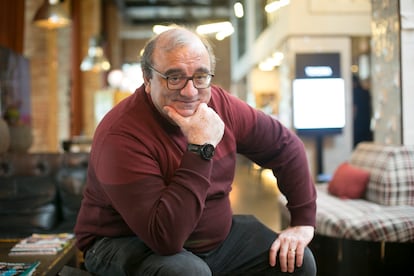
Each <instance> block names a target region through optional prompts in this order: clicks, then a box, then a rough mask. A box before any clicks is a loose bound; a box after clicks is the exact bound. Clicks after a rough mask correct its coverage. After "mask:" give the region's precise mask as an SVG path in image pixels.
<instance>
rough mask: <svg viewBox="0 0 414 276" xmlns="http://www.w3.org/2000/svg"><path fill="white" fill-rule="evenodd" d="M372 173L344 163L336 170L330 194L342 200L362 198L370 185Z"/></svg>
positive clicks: (330, 185) (331, 182)
mask: <svg viewBox="0 0 414 276" xmlns="http://www.w3.org/2000/svg"><path fill="white" fill-rule="evenodd" d="M369 176H370V173H369V172H368V171H366V170H363V169H361V168H358V167H355V166H352V165H350V164H349V163H348V162H344V163H342V164H341V165H339V167H338V168H337V169H336V171H335V173H334V176H333V178H332V180H331V181H330V182H329V185H328V191H329V193H330V194H332V195H335V196H337V197H340V198H362V197H363V196H364V194H365V190H366V188H367V185H368V181H369Z"/></svg>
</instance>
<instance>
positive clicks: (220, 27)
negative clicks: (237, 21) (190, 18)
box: [196, 21, 234, 38]
mask: <svg viewBox="0 0 414 276" xmlns="http://www.w3.org/2000/svg"><path fill="white" fill-rule="evenodd" d="M196 32H197V33H199V34H202V35H206V34H214V33H222V35H221V37H223V35H225V36H224V37H226V36H229V35H231V34H232V33H233V32H234V28H233V25H232V24H231V23H230V22H229V21H224V22H217V23H211V24H204V25H199V26H198V27H197V29H196ZM219 37H220V35H219ZM224 37H223V38H224Z"/></svg>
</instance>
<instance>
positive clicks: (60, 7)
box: [33, 0, 71, 29]
mask: <svg viewBox="0 0 414 276" xmlns="http://www.w3.org/2000/svg"><path fill="white" fill-rule="evenodd" d="M33 22H34V24H35V25H36V26H38V27H41V28H47V29H57V28H63V27H66V26H68V25H69V24H70V23H71V19H70V17H69V15H68V13H67V11H66V8H65V6H64V4H63V1H59V0H45V1H44V3H43V4H42V6H41V7H40V8H39V10H38V11H37V12H36V14H35V16H34V18H33Z"/></svg>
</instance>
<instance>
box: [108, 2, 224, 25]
mask: <svg viewBox="0 0 414 276" xmlns="http://www.w3.org/2000/svg"><path fill="white" fill-rule="evenodd" d="M230 2H231V0H115V3H116V5H117V7H118V9H119V10H120V12H121V14H122V17H123V20H124V23H126V24H128V25H132V26H149V25H151V26H152V25H154V24H171V23H177V24H184V25H199V24H204V23H212V22H219V21H226V20H229V18H230V12H231V8H230Z"/></svg>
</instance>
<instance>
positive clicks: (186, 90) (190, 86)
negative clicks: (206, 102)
mask: <svg viewBox="0 0 414 276" xmlns="http://www.w3.org/2000/svg"><path fill="white" fill-rule="evenodd" d="M180 94H181V95H182V96H186V97H192V96H195V95H197V94H198V89H197V88H195V87H194V83H193V80H188V81H187V83H186V84H185V86H184V87H183V88H182V89H181V91H180Z"/></svg>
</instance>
